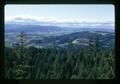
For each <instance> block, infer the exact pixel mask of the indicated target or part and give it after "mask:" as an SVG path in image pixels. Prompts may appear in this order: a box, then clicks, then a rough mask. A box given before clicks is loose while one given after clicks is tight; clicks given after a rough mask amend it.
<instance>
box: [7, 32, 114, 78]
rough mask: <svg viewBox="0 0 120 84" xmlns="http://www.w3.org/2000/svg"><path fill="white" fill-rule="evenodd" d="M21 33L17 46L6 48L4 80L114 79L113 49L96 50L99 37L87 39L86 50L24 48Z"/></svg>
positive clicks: (22, 34)
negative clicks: (92, 39) (93, 39)
mask: <svg viewBox="0 0 120 84" xmlns="http://www.w3.org/2000/svg"><path fill="white" fill-rule="evenodd" d="M25 42H26V40H25V39H24V33H23V32H21V34H20V36H19V46H14V45H13V46H12V47H5V78H6V79H113V78H114V77H115V49H114V47H111V48H108V49H106V50H102V51H101V50H99V47H100V45H99V38H98V37H97V36H96V39H95V41H94V43H93V42H92V41H91V39H89V43H88V46H87V47H83V48H76V47H73V44H72V41H71V40H69V46H68V47H67V48H63V49H60V48H56V47H55V48H52V47H51V48H36V47H34V46H31V47H26V45H25Z"/></svg>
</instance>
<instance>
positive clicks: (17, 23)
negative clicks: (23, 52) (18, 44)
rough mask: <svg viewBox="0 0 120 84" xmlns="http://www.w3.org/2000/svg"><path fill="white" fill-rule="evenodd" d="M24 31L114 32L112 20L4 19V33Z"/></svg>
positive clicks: (58, 33) (56, 32)
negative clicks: (54, 20)
mask: <svg viewBox="0 0 120 84" xmlns="http://www.w3.org/2000/svg"><path fill="white" fill-rule="evenodd" d="M20 31H24V32H26V33H38V34H50V35H62V34H69V33H74V32H81V31H108V32H114V23H113V22H64V23H62V22H61V23H60V22H52V21H46V22H45V21H38V20H35V19H30V18H20V17H16V18H13V19H11V20H8V21H5V32H6V33H11V32H12V33H13V32H14V33H18V32H20Z"/></svg>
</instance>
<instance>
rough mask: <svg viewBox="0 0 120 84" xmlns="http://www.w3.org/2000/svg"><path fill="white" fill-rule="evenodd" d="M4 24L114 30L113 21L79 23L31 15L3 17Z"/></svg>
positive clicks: (77, 21) (71, 20)
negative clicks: (106, 28) (108, 28)
mask: <svg viewBox="0 0 120 84" xmlns="http://www.w3.org/2000/svg"><path fill="white" fill-rule="evenodd" d="M5 22H11V23H14V22H15V23H19V24H26V23H30V24H31V23H33V24H37V25H52V26H61V27H76V28H77V27H78V28H79V27H91V28H92V27H110V28H114V22H113V21H103V22H99V21H92V20H89V21H81V20H78V19H77V20H73V19H62V20H60V19H57V18H55V17H45V16H39V17H38V16H31V15H25V14H23V15H16V16H9V17H5Z"/></svg>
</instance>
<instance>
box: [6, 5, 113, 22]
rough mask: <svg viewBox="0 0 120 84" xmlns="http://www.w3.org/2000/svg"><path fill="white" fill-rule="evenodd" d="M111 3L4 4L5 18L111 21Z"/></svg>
mask: <svg viewBox="0 0 120 84" xmlns="http://www.w3.org/2000/svg"><path fill="white" fill-rule="evenodd" d="M114 13H115V9H114V6H113V5H79V4H78V5H74V4H72V5H65V4H64V5H53V4H51V5H43V4H42V5H12V4H11V5H6V6H5V18H8V17H14V16H17V15H19V16H20V15H22V16H24V15H26V16H27V15H29V16H35V17H50V18H54V19H56V20H61V21H62V20H74V21H98V22H102V21H113V22H114V17H115V14H114Z"/></svg>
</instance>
